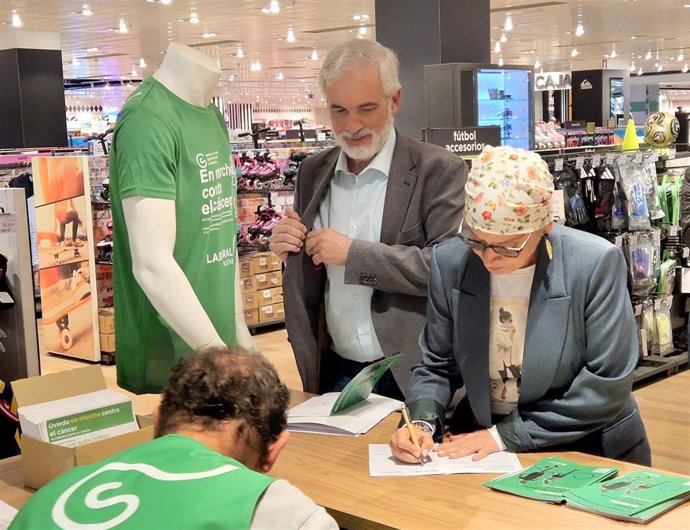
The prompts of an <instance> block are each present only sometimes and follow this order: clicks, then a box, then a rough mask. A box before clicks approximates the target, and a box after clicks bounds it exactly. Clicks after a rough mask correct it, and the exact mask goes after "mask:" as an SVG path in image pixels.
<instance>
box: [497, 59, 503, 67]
mask: <svg viewBox="0 0 690 530" xmlns="http://www.w3.org/2000/svg"><path fill="white" fill-rule="evenodd" d="M498 66H503V57H499V58H498Z"/></svg>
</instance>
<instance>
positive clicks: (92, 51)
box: [86, 48, 99, 53]
mask: <svg viewBox="0 0 690 530" xmlns="http://www.w3.org/2000/svg"><path fill="white" fill-rule="evenodd" d="M98 50H99V48H86V51H87V52H88V53H94V52H97V51H98Z"/></svg>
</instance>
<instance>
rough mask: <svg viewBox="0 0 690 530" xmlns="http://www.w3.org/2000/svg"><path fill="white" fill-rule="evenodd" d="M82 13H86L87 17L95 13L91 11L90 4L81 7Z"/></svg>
mask: <svg viewBox="0 0 690 530" xmlns="http://www.w3.org/2000/svg"><path fill="white" fill-rule="evenodd" d="M81 14H82V15H84V16H85V17H88V16H91V15H92V14H93V11H91V8H90V7H89V4H84V5H83V6H82V8H81Z"/></svg>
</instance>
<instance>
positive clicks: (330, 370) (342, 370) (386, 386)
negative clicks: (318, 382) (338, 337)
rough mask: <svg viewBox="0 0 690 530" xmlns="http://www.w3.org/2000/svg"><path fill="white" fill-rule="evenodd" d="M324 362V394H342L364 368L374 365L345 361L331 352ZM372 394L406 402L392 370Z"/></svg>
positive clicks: (383, 377)
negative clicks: (325, 372) (325, 373)
mask: <svg viewBox="0 0 690 530" xmlns="http://www.w3.org/2000/svg"><path fill="white" fill-rule="evenodd" d="M324 361H325V362H324V369H325V370H326V371H327V376H326V380H325V384H324V388H323V391H324V393H325V392H341V391H342V390H343V389H344V388H345V387H346V386H347V384H348V383H349V382H350V381H352V379H353V378H354V377H355V376H356V375H357V374H358V373H359V372H361V371H362V369H363V368H365V367H366V366H368V365H370V364H372V363H358V362H357V361H351V360H349V359H344V358H342V357H341V356H340V355H338V354H337V353H335V352H334V351H329V352H328V354H327V356H326V358H325V359H324ZM372 392H373V393H374V394H378V395H380V396H386V397H389V398H392V399H397V400H399V401H405V396H404V395H403V393H402V391H401V390H400V387H399V386H398V383H397V382H396V381H395V377H393V373H392V372H391V371H390V369H389V370H386V372H385V373H384V374H383V375H382V376H381V379H379V380H378V382H377V383H376V385H375V386H374V389H373V390H372Z"/></svg>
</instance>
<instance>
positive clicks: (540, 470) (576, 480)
mask: <svg viewBox="0 0 690 530" xmlns="http://www.w3.org/2000/svg"><path fill="white" fill-rule="evenodd" d="M616 473H618V469H617V468H615V467H595V466H583V465H580V464H575V463H573V462H570V461H568V460H565V459H564V458H558V457H555V456H552V457H548V458H544V459H543V460H540V461H539V462H537V463H536V464H534V465H533V466H530V467H528V468H527V469H525V470H523V471H520V472H518V473H511V474H510V475H504V476H502V477H498V478H495V479H494V480H490V481H489V482H487V483H485V484H484V485H485V486H488V487H489V488H491V489H494V490H498V491H504V492H506V493H512V494H513V495H519V496H521V497H527V498H529V499H537V500H540V501H547V502H554V503H558V504H560V503H562V502H563V501H564V500H565V495H566V493H567V492H569V491H570V490H573V489H575V488H581V487H583V486H589V485H590V484H595V483H597V482H601V481H602V480H606V479H607V478H609V477H612V476H614V475H615V474H616Z"/></svg>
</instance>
